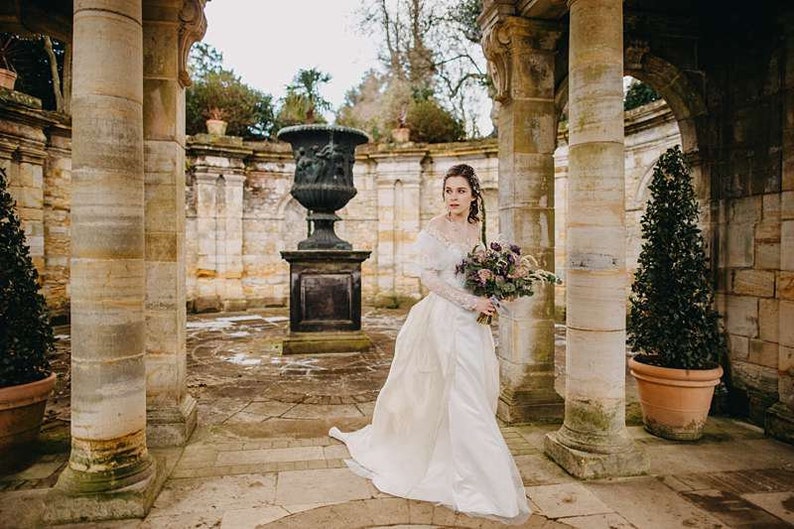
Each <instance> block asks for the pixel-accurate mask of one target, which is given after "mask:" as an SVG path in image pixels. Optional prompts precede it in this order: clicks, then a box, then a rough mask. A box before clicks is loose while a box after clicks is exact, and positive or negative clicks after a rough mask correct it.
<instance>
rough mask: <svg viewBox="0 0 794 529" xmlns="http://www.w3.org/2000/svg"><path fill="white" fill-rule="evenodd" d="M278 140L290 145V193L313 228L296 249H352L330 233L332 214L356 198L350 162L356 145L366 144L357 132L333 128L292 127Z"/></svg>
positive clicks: (334, 217) (353, 156) (364, 139)
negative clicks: (292, 157) (292, 165)
mask: <svg viewBox="0 0 794 529" xmlns="http://www.w3.org/2000/svg"><path fill="white" fill-rule="evenodd" d="M277 136H278V139H279V140H282V141H287V142H289V143H290V144H292V151H293V153H294V155H295V177H294V180H293V184H292V189H290V194H292V196H293V197H295V200H297V201H298V202H299V203H300V204H301V205H302V206H303V207H305V208H306V209H308V210H309V214H308V215H307V217H306V218H307V219H308V220H309V221H311V222H312V224H313V229H312V231H311V234H310V236H309V238H308V239H305V240H303V241H301V242H299V243H298V249H299V250H352V248H353V247H352V245H351V244H350V243H349V242H346V241H343V240H342V239H340V238H339V237H338V236H337V235H336V233H335V232H334V223H335V222H336V221H337V220H340V217H338V216H337V215H336V211H337V210H339V209H342V208H343V207H345V205H346V204H347V203H348V202H349V201H350V199H351V198H353V197H354V196H356V188H355V186H354V185H353V163H354V162H355V149H356V145H360V144H362V143H366V142H367V141H369V138H368V137H367V135H366V134H365V133H364V132H362V131H360V130H357V129H352V128H347V127H338V126H335V125H296V126H293V127H285V128H283V129H281V130H280V131H278V135H277Z"/></svg>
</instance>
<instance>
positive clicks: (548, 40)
mask: <svg viewBox="0 0 794 529" xmlns="http://www.w3.org/2000/svg"><path fill="white" fill-rule="evenodd" d="M562 33H563V32H562V29H560V27H559V25H558V24H556V23H552V22H548V21H541V20H534V19H533V20H530V19H527V18H523V17H515V16H510V17H503V18H501V19H496V20H495V21H493V22H492V23H491V24H490V26H488V27H486V28H485V30H484V31H483V37H482V48H483V54H484V55H485V58H486V60H487V61H488V74H489V75H490V76H491V79H492V80H493V84H494V95H493V98H494V99H495V100H496V101H499V102H502V103H503V102H505V101H507V100H509V99H510V90H511V83H512V81H513V79H512V77H513V73H512V69H513V55H514V54H516V53H518V55H519V56H522V55H523V54H524V53H525V52H528V51H531V50H535V51H542V52H553V51H554V50H556V48H557V43H558V41H559V39H560V36H561V35H562ZM517 48H520V49H519V50H517Z"/></svg>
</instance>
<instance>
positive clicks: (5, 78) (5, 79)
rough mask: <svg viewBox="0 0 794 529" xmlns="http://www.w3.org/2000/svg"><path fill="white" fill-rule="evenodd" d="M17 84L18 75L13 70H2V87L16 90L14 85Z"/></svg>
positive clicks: (0, 77)
mask: <svg viewBox="0 0 794 529" xmlns="http://www.w3.org/2000/svg"><path fill="white" fill-rule="evenodd" d="M16 82H17V73H16V72H14V71H12V70H6V69H5V68H0V86H2V87H3V88H8V89H9V90H13V89H14V84H15V83H16Z"/></svg>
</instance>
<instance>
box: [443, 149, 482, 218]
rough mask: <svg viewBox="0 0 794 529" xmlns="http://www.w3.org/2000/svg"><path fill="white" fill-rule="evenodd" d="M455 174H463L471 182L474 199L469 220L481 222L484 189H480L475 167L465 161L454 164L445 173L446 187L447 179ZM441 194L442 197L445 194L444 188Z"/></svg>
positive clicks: (470, 207)
mask: <svg viewBox="0 0 794 529" xmlns="http://www.w3.org/2000/svg"><path fill="white" fill-rule="evenodd" d="M453 176H462V177H463V178H465V179H466V181H467V182H468V183H469V187H470V188H471V194H472V196H473V197H474V200H472V202H471V205H470V206H469V217H468V219H467V220H468V221H469V222H470V223H472V224H474V223H475V222H479V220H480V204H481V203H482V200H483V198H482V190H481V189H480V179H479V178H477V174H476V173H475V172H474V168H473V167H472V166H471V165H466V164H465V163H461V164H458V165H453V166H452V167H450V168H449V170H448V171H447V174H446V175H444V187H446V186H447V180H448V179H450V178H452V177H453ZM441 195H442V197H443V195H444V191H443V188H442V191H441ZM483 213H484V212H483Z"/></svg>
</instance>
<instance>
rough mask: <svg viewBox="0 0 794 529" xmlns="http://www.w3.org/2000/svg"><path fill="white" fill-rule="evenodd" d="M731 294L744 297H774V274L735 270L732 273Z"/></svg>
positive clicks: (760, 271)
mask: <svg viewBox="0 0 794 529" xmlns="http://www.w3.org/2000/svg"><path fill="white" fill-rule="evenodd" d="M733 293H734V294H738V295H745V296H755V297H766V298H771V297H774V296H775V273H774V272H771V271H762V270H736V271H734V272H733Z"/></svg>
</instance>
